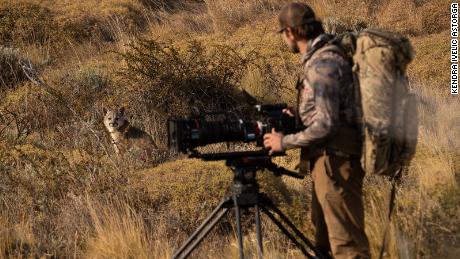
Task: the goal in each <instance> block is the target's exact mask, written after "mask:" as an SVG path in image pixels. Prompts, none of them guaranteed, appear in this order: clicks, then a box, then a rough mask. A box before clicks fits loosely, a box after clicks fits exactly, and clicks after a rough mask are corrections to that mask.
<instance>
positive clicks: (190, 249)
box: [180, 208, 229, 258]
mask: <svg viewBox="0 0 460 259" xmlns="http://www.w3.org/2000/svg"><path fill="white" fill-rule="evenodd" d="M228 210H229V209H228V208H225V209H223V210H222V211H221V212H220V213H219V214H218V215H217V217H216V218H215V219H213V220H212V221H211V223H210V224H209V225H208V226H206V228H204V230H203V233H201V234H200V235H199V236H198V237H197V238H196V239H195V240H194V241H193V242H192V243H191V244H190V245H189V246H188V247H187V248H186V249H185V250H184V252H183V253H182V254H183V255H182V256H181V257H180V258H187V257H188V256H189V255H190V253H192V252H193V250H195V248H196V247H197V246H198V245H199V244H200V243H201V242H202V241H203V239H204V238H205V237H206V235H207V234H208V233H209V232H210V231H211V230H212V229H213V227H214V226H215V225H216V224H217V223H218V222H219V220H220V219H221V218H222V217H223V216H224V215H225V214H226V213H227V211H228Z"/></svg>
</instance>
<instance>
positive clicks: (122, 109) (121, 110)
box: [118, 106, 125, 115]
mask: <svg viewBox="0 0 460 259" xmlns="http://www.w3.org/2000/svg"><path fill="white" fill-rule="evenodd" d="M118 111H119V112H120V114H121V115H125V107H124V106H123V107H121V108H120V109H118Z"/></svg>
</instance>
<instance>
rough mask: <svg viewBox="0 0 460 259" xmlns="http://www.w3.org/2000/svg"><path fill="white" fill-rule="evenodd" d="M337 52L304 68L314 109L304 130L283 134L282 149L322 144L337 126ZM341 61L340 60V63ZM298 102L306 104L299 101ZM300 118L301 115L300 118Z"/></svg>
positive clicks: (338, 89) (338, 79)
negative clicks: (312, 93)
mask: <svg viewBox="0 0 460 259" xmlns="http://www.w3.org/2000/svg"><path fill="white" fill-rule="evenodd" d="M338 59H339V60H340V59H341V57H339V56H338V55H336V54H333V55H328V57H327V58H325V59H317V60H315V61H313V64H312V65H311V66H310V69H309V70H308V71H307V80H308V83H309V84H311V86H312V88H313V92H314V98H315V110H314V111H312V112H313V114H314V115H313V117H312V118H311V119H310V120H311V123H310V125H309V126H308V127H307V128H306V129H305V130H303V131H300V132H298V133H295V134H289V135H286V136H284V137H283V139H282V147H283V149H291V148H295V147H304V146H309V145H312V144H317V143H321V142H323V141H325V140H327V138H328V137H330V136H331V135H333V134H334V133H335V132H336V130H337V129H338V127H339V105H340V83H341V82H340V78H341V77H342V75H343V73H344V71H343V70H344V69H343V67H341V66H340V65H339V63H338V62H337V61H338ZM342 64H343V63H342ZM300 105H305V103H301V104H300ZM302 119H303V118H302Z"/></svg>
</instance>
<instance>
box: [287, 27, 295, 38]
mask: <svg viewBox="0 0 460 259" xmlns="http://www.w3.org/2000/svg"><path fill="white" fill-rule="evenodd" d="M284 33H286V38H288V39H289V40H295V39H296V34H295V32H294V30H293V29H292V28H291V27H287V28H286V29H285V30H284Z"/></svg>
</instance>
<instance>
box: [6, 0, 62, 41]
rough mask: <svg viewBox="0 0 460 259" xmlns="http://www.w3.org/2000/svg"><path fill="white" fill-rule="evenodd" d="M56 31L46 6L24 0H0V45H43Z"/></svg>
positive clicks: (52, 15) (52, 16) (52, 18)
mask: <svg viewBox="0 0 460 259" xmlns="http://www.w3.org/2000/svg"><path fill="white" fill-rule="evenodd" d="M58 32H59V30H58V28H57V24H56V23H55V21H54V14H53V13H52V12H51V11H50V10H49V9H48V8H45V7H42V6H40V5H38V4H34V3H30V2H24V1H13V2H12V1H7V0H1V1H0V45H6V46H15V45H22V44H31V43H41V44H43V45H44V44H45V43H46V42H48V41H49V40H50V38H53V37H54V35H55V34H58Z"/></svg>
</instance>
